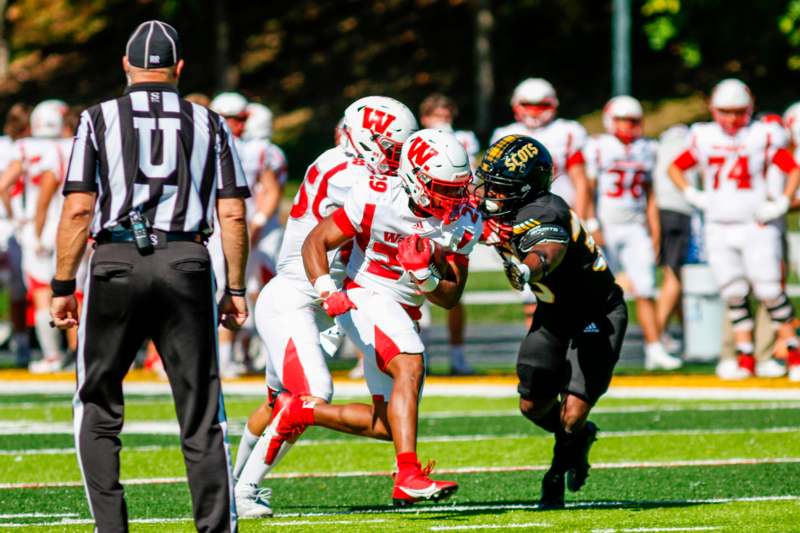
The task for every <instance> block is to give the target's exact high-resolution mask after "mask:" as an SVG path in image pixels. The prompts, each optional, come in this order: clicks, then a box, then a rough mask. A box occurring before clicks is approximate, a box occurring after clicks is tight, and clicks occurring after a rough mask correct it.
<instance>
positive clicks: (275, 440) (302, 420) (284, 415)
mask: <svg viewBox="0 0 800 533" xmlns="http://www.w3.org/2000/svg"><path fill="white" fill-rule="evenodd" d="M287 396H288V393H287ZM313 406H314V403H313V402H304V401H303V400H302V399H301V398H300V397H299V396H289V397H288V398H286V399H282V398H281V395H279V396H278V398H277V400H276V401H275V408H274V409H273V411H272V421H271V422H270V424H269V426H267V431H266V434H267V435H268V436H269V437H270V440H269V445H268V446H267V456H266V458H265V462H266V463H267V464H268V465H271V464H272V463H273V462H275V458H276V457H277V456H278V452H279V451H280V449H281V445H282V444H283V443H284V442H286V441H289V442H294V441H296V440H297V439H298V438H299V437H300V435H302V434H303V432H304V431H305V430H306V428H307V427H308V426H310V425H311V424H313V422H314V418H313V416H314V414H313V413H314V411H313V409H312V408H313Z"/></svg>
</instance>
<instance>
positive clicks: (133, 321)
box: [73, 242, 236, 533]
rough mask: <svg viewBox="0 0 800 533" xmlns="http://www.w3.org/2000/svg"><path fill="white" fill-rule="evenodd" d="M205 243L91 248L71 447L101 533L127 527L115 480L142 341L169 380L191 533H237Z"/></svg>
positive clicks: (123, 505) (124, 529)
mask: <svg viewBox="0 0 800 533" xmlns="http://www.w3.org/2000/svg"><path fill="white" fill-rule="evenodd" d="M212 278H213V275H212V272H211V266H210V261H209V257H208V252H207V251H206V248H205V246H203V245H202V244H199V243H194V242H169V243H168V244H167V247H166V248H163V249H157V250H155V251H154V253H153V254H151V255H147V256H142V255H140V254H139V252H138V251H137V250H136V248H135V246H134V245H133V244H132V243H113V244H102V245H98V246H97V249H96V250H95V253H94V257H93V258H92V262H91V271H90V276H89V282H88V285H87V287H88V288H87V290H86V293H85V299H84V309H83V312H82V317H81V322H80V329H79V333H78V336H79V347H78V358H77V374H78V389H77V392H76V393H75V398H74V400H73V411H74V424H75V446H76V449H77V453H78V463H79V465H80V467H81V472H82V474H83V479H84V485H85V488H86V493H87V496H88V499H89V507H90V510H91V512H92V516H93V517H94V520H95V523H96V525H97V530H98V531H99V532H100V533H107V532H108V533H110V532H118V531H127V530H128V514H127V508H126V505H125V499H124V495H123V489H122V485H121V484H120V482H119V452H120V447H121V444H120V439H119V432H120V430H121V429H122V419H123V406H124V402H123V397H122V379H123V378H124V377H125V374H126V373H127V372H128V369H129V368H130V366H131V363H132V362H133V360H134V358H135V356H136V352H137V351H138V350H139V348H140V347H141V346H142V343H143V342H144V341H145V339H146V338H148V337H149V338H151V339H152V340H153V342H155V345H156V348H157V349H158V352H159V353H160V354H161V357H162V359H163V362H164V368H165V370H166V372H167V375H168V376H169V382H170V385H171V387H172V393H173V396H174V398H175V408H176V411H177V414H178V422H179V425H180V436H181V447H182V449H183V456H184V461H185V464H186V470H187V474H188V479H189V490H190V492H191V496H192V508H193V510H194V519H195V525H196V526H197V529H198V531H209V532H212V531H213V532H228V531H236V510H235V505H234V501H233V484H232V477H231V469H230V457H229V453H228V444H227V435H226V430H227V424H226V421H225V407H224V405H223V401H222V392H221V389H220V381H219V372H218V362H217V342H216V331H217V327H216V305H215V303H214V300H213V298H214V292H213V285H212V284H213V282H212Z"/></svg>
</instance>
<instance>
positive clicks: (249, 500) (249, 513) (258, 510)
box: [234, 483, 272, 518]
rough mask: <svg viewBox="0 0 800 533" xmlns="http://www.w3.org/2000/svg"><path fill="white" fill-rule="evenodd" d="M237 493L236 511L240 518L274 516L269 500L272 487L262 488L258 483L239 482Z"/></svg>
mask: <svg viewBox="0 0 800 533" xmlns="http://www.w3.org/2000/svg"><path fill="white" fill-rule="evenodd" d="M234 493H235V495H236V512H237V514H238V515H239V517H240V518H264V517H267V516H272V507H270V504H269V500H270V498H271V497H272V489H267V488H264V489H261V488H259V487H258V485H252V484H241V483H240V484H238V485H236V489H235V491H234Z"/></svg>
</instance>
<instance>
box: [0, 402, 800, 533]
mask: <svg viewBox="0 0 800 533" xmlns="http://www.w3.org/2000/svg"><path fill="white" fill-rule="evenodd" d="M69 400H70V399H69V397H68V396H66V395H47V396H45V395H24V396H23V395H19V396H0V531H48V532H49V531H89V530H90V529H91V528H90V526H89V518H90V515H89V511H88V508H87V505H86V503H85V500H84V491H83V488H82V486H81V484H80V472H79V470H78V466H77V463H76V460H75V456H74V452H73V449H72V446H73V442H72V438H71V436H70V434H69V431H70V427H71V421H70V416H71V415H70V409H69ZM257 403H258V399H257V398H254V397H243V396H238V397H229V398H228V399H227V408H228V415H229V418H230V426H231V430H232V433H233V436H232V439H231V441H232V443H233V444H235V443H237V442H238V434H239V431H240V430H241V427H242V424H243V422H244V420H245V418H246V417H247V414H248V413H249V411H250V410H251V409H252V408H254V407H255V406H256V405H257ZM798 407H800V403H798V402H788V401H778V402H775V401H770V402H742V401H702V402H701V401H693V400H652V399H650V400H644V399H628V400H622V399H608V400H604V401H601V403H600V404H599V405H598V407H597V412H596V414H595V415H594V416H593V419H594V420H595V421H596V423H597V424H598V425H599V426H600V428H601V434H600V440H599V441H598V443H597V444H596V446H595V448H594V450H593V454H592V462H593V463H594V466H595V467H594V469H593V471H592V475H591V478H590V482H589V484H588V485H587V486H586V487H585V488H584V490H583V491H581V492H580V493H577V494H570V493H568V508H567V509H565V510H562V511H538V510H536V508H535V505H534V502H535V499H536V497H537V495H538V484H539V480H540V478H541V476H542V474H543V471H544V469H545V468H546V465H547V462H548V460H549V450H550V448H551V447H552V442H551V438H550V437H549V436H548V435H546V434H544V433H543V432H542V431H540V430H538V429H536V428H535V427H533V426H532V425H530V424H529V423H527V422H526V421H524V420H523V419H522V417H521V416H519V415H518V414H517V413H516V412H515V400H514V399H513V398H481V397H480V395H478V394H476V396H475V397H471V398H445V397H430V398H426V399H425V400H423V403H422V413H423V414H422V420H421V424H420V444H419V451H420V457H421V458H422V459H423V460H424V459H427V458H435V459H437V460H438V463H437V471H439V472H440V475H441V476H442V477H447V478H452V479H455V480H457V481H458V482H459V483H460V484H461V488H460V490H459V492H458V493H457V494H456V495H455V496H454V497H453V498H452V499H451V500H450V501H448V502H444V503H442V504H438V505H433V504H418V505H416V506H414V507H413V508H411V509H407V510H397V509H394V508H392V507H391V506H390V505H389V504H390V491H391V479H390V478H389V477H388V472H389V471H390V470H391V468H392V460H393V453H392V448H391V445H390V444H387V443H381V442H370V441H367V440H365V439H357V438H352V437H347V436H343V435H338V434H335V433H332V432H329V431H327V430H322V429H319V428H311V429H310V430H309V431H308V432H307V433H306V435H305V437H304V439H303V440H302V441H301V443H300V444H299V445H298V446H297V447H296V448H295V449H294V450H293V451H292V453H291V454H290V455H288V456H287V458H286V460H285V461H284V462H283V463H282V465H281V466H280V468H279V469H278V470H276V472H275V478H273V479H268V480H267V482H266V483H265V485H266V486H269V487H271V488H272V489H273V505H274V508H275V512H276V516H275V517H274V518H272V519H264V520H243V521H242V522H241V530H242V531H262V530H275V531H308V530H310V529H313V531H343V530H345V529H346V530H347V531H352V532H358V531H399V530H401V529H402V530H403V531H473V530H477V531H480V530H484V529H487V530H495V529H500V530H505V529H508V530H511V531H516V530H530V531H596V532H600V531H603V532H606V531H608V532H610V531H739V532H744V531H747V532H749V531H770V532H772V531H800V481H798V480H799V479H800V410H798ZM125 418H126V424H128V426H127V427H128V432H127V433H126V434H124V435H123V439H122V440H123V445H124V451H123V454H122V477H123V479H125V480H127V481H128V483H127V494H128V506H129V514H130V518H131V520H132V524H131V525H132V529H133V530H134V531H160V532H164V531H192V530H193V527H192V523H191V522H190V520H189V516H190V513H191V508H190V501H189V496H188V488H187V485H186V483H185V482H184V481H183V476H184V472H185V471H184V466H183V460H182V458H181V454H180V449H179V447H178V438H177V436H176V433H175V432H176V425H175V423H174V414H173V409H172V406H171V404H170V401H169V399H168V398H166V397H164V396H151V397H148V396H131V397H129V398H128V402H127V408H126V417H125Z"/></svg>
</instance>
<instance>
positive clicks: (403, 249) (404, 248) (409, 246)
mask: <svg viewBox="0 0 800 533" xmlns="http://www.w3.org/2000/svg"><path fill="white" fill-rule="evenodd" d="M432 258H433V246H432V245H431V240H430V239H429V238H427V237H420V236H419V235H417V234H416V233H415V234H413V235H409V236H408V237H405V238H404V239H402V240H401V241H400V242H399V243H398V245H397V261H398V262H399V263H400V265H402V267H403V269H404V270H406V271H407V272H411V273H412V274H413V275H414V277H415V278H416V279H417V281H423V280H426V279H428V278H429V277H430V275H431V268H430V264H431V259H432Z"/></svg>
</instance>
